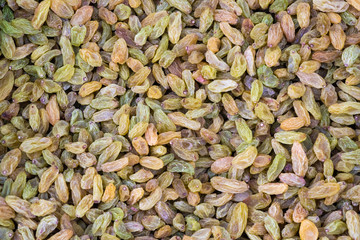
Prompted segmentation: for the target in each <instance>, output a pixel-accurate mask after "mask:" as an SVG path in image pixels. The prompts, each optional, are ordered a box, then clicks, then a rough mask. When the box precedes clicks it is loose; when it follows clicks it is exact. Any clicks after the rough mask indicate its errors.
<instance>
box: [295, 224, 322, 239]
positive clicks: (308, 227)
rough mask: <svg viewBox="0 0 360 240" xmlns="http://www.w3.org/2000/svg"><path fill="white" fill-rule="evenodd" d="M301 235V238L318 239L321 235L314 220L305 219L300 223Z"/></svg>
mask: <svg viewBox="0 0 360 240" xmlns="http://www.w3.org/2000/svg"><path fill="white" fill-rule="evenodd" d="M299 235H300V239H301V240H305V239H306V240H307V239H309V240H316V239H318V236H319V230H318V228H317V227H316V225H315V224H314V223H313V222H312V221H310V220H308V219H305V220H303V221H302V222H301V223H300V229H299Z"/></svg>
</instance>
